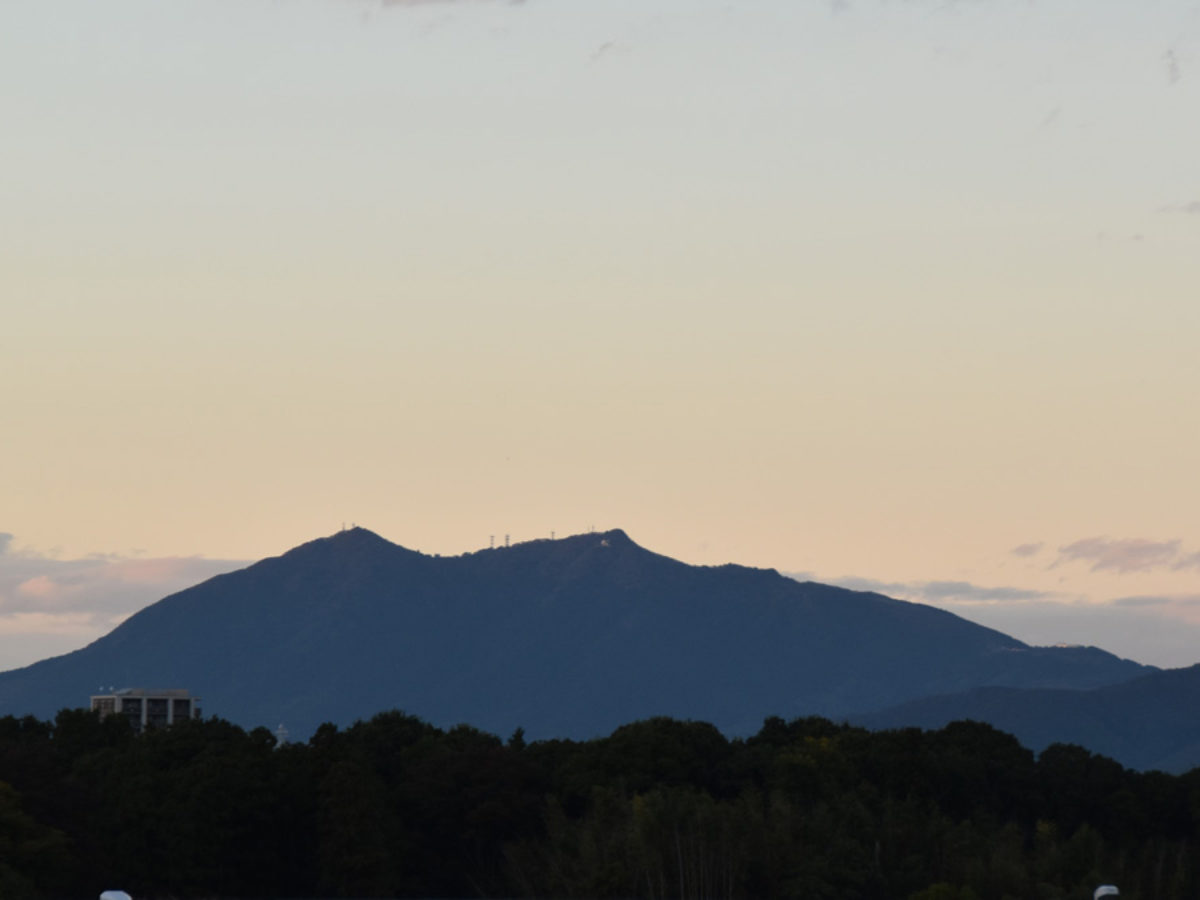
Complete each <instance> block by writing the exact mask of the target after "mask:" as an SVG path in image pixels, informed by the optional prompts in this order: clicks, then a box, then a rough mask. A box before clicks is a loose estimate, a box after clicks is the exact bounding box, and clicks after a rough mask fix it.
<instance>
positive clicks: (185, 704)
mask: <svg viewBox="0 0 1200 900" xmlns="http://www.w3.org/2000/svg"><path fill="white" fill-rule="evenodd" d="M92 709H94V710H96V711H98V712H99V713H100V716H101V718H104V717H106V716H125V718H127V719H128V720H129V724H131V725H132V726H133V730H134V731H145V730H146V729H147V728H164V727H166V726H167V725H173V724H175V723H176V722H182V721H184V720H185V719H199V718H200V698H199V697H193V696H192V695H191V694H189V693H188V692H187V691H185V690H182V689H172V690H164V691H152V690H147V689H146V688H122V689H121V690H119V691H113V692H112V693H111V694H95V695H93V696H92Z"/></svg>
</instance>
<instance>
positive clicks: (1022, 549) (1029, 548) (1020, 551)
mask: <svg viewBox="0 0 1200 900" xmlns="http://www.w3.org/2000/svg"><path fill="white" fill-rule="evenodd" d="M1044 546H1045V544H1043V543H1042V542H1041V541H1036V542H1034V543H1030V544H1021V545H1020V546H1018V547H1013V548H1012V549H1011V550H1009V551H1008V552H1009V553H1011V554H1012V555H1013V556H1021V557H1029V556H1037V555H1038V554H1039V553H1041V552H1042V547H1044Z"/></svg>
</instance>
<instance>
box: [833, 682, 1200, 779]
mask: <svg viewBox="0 0 1200 900" xmlns="http://www.w3.org/2000/svg"><path fill="white" fill-rule="evenodd" d="M1197 709H1200V665H1196V666H1191V667H1189V668H1186V669H1171V670H1169V671H1166V672H1155V673H1153V674H1150V675H1146V676H1144V677H1141V678H1137V679H1134V680H1132V681H1128V682H1123V683H1121V684H1114V685H1109V686H1107V687H1101V688H1096V689H1093V690H1086V691H1079V690H1031V689H1024V690H1022V689H1017V688H1000V687H983V688H976V689H974V690H971V691H966V692H963V693H957V694H951V695H946V696H935V697H927V698H923V699H920V700H914V701H911V702H909V703H904V704H901V705H899V706H896V707H893V708H891V709H886V710H883V711H881V712H876V713H871V714H867V715H859V716H853V717H852V719H853V721H854V722H855V723H856V724H860V725H866V726H867V727H869V728H876V729H880V728H902V727H909V726H915V727H919V728H926V729H936V728H941V727H943V726H944V725H946V724H948V723H950V722H953V721H958V720H962V719H973V720H975V721H979V722H988V723H989V724H991V725H994V726H995V727H996V728H999V729H1001V730H1002V731H1007V732H1009V733H1010V734H1012V735H1014V736H1016V737H1017V739H1018V740H1020V741H1021V743H1023V744H1024V745H1025V746H1027V747H1029V748H1031V749H1033V750H1037V751H1041V750H1043V749H1044V748H1045V747H1047V746H1048V745H1050V744H1052V743H1067V744H1079V745H1080V746H1083V747H1087V748H1088V749H1089V750H1091V751H1093V752H1095V753H1101V754H1103V755H1105V756H1109V757H1112V758H1113V759H1116V760H1118V761H1119V762H1121V763H1123V764H1124V765H1126V766H1129V767H1131V768H1135V769H1161V770H1163V771H1165V772H1175V773H1179V772H1185V771H1188V770H1189V769H1193V768H1196V767H1197V766H1200V717H1197V715H1196V710H1197Z"/></svg>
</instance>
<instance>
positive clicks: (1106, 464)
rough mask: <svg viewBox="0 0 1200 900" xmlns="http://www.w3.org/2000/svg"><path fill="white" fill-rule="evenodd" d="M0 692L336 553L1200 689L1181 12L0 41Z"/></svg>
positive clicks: (566, 11) (769, 6) (201, 9)
mask: <svg viewBox="0 0 1200 900" xmlns="http://www.w3.org/2000/svg"><path fill="white" fill-rule="evenodd" d="M0 110H2V111H3V121H4V127H3V129H2V130H0V161H2V163H3V164H2V165H0V386H2V388H0V448H2V450H0V669H6V668H12V667H17V666H21V665H25V664H28V663H30V662H33V661H35V660H37V659H41V658H44V657H46V656H49V655H54V654H58V653H64V652H68V651H70V650H73V649H76V648H78V647H80V646H83V645H84V644H86V643H88V642H90V641H92V640H94V639H96V638H97V637H99V636H101V635H103V634H104V633H106V632H107V631H108V630H110V629H111V628H112V627H114V626H115V625H116V624H118V623H119V622H120V621H122V620H123V619H124V618H126V617H127V616H128V615H130V614H132V613H133V612H135V611H136V610H137V609H139V608H141V607H143V606H145V605H146V604H148V603H151V602H153V601H155V600H157V599H158V598H160V597H162V596H164V595H166V594H169V593H171V592H173V591H176V590H179V589H181V588H183V587H186V586H187V585H189V584H193V583H195V582H197V581H199V580H202V579H203V578H206V577H209V576H210V575H212V574H215V573H217V572H220V571H228V570H230V569H233V568H237V567H239V566H241V565H245V564H246V563H247V562H249V561H252V560H255V559H258V558H262V557H265V556H273V555H278V554H279V553H282V552H284V551H286V550H287V549H289V548H290V547H292V546H295V545H296V544H299V543H302V542H304V541H307V540H311V539H313V538H316V537H319V536H322V535H326V534H330V533H332V532H334V531H337V530H338V529H339V528H341V527H342V525H343V524H350V523H356V524H358V525H361V526H364V527H368V528H371V529H372V530H374V531H376V532H378V533H379V534H381V535H383V536H384V537H386V538H388V539H389V540H392V541H395V542H396V543H399V544H402V545H404V546H407V547H411V548H413V549H417V550H421V551H424V552H429V553H442V554H455V553H461V552H465V551H470V550H475V549H478V548H480V547H484V546H487V545H488V543H489V542H490V541H491V540H492V539H493V536H494V538H495V540H496V541H497V542H501V541H503V539H504V536H505V535H507V536H509V538H510V539H511V540H512V541H514V542H515V541H520V540H528V539H532V538H542V537H549V536H550V535H551V533H554V534H557V535H558V536H563V535H567V534H571V533H577V532H581V531H587V530H589V529H591V528H597V529H607V528H616V527H620V528H623V529H625V530H626V531H627V532H628V533H629V535H630V536H631V537H632V538H633V539H634V540H636V541H637V542H639V543H640V544H642V545H643V546H646V547H648V548H649V549H652V550H655V551H656V552H659V553H663V554H666V555H669V556H673V557H676V558H678V559H682V560H684V561H686V562H689V563H696V564H722V563H726V562H737V563H741V564H745V565H753V566H763V567H773V568H776V569H779V570H780V571H783V572H787V573H790V574H796V575H798V576H799V577H802V578H813V579H816V580H821V581H826V582H831V583H836V584H843V585H847V586H851V587H856V588H860V589H867V590H880V591H883V592H884V593H888V594H890V595H892V596H897V597H902V598H904V599H910V600H914V601H919V602H927V603H932V604H934V605H938V606H941V607H943V608H946V609H950V610H952V611H954V612H957V613H959V614H962V615H965V616H967V617H968V618H972V619H974V620H975V621H980V622H983V623H984V624H988V625H991V626H993V627H998V628H1001V629H1002V630H1004V631H1006V632H1008V633H1010V634H1013V635H1014V636H1016V637H1018V638H1021V639H1023V640H1027V641H1030V642H1032V643H1039V644H1049V643H1072V644H1075V643H1081V644H1096V645H1099V646H1102V647H1105V648H1106V649H1109V650H1112V651H1113V652H1116V653H1119V654H1120V655H1122V656H1127V657H1130V658H1133V659H1137V660H1139V661H1142V662H1147V663H1153V664H1156V665H1162V666H1182V665H1190V664H1193V663H1195V662H1200V520H1198V519H1197V517H1196V515H1195V510H1196V509H1197V508H1200V502H1198V501H1200V479H1198V478H1197V477H1196V475H1197V473H1196V460H1197V458H1198V457H1200V453H1198V451H1200V417H1198V416H1197V415H1196V414H1195V400H1196V397H1197V389H1198V388H1200V354H1198V353H1197V352H1196V349H1195V348H1196V345H1197V336H1198V335H1200V304H1198V303H1197V302H1196V298H1197V296H1200V295H1198V293H1197V285H1198V284H1200V166H1198V165H1197V163H1196V160H1197V159H1200V115H1197V111H1200V2H1193V0H1143V2H1137V3H1133V2H1129V0H1024V2H1009V0H1003V2H1002V0H957V2H956V0H521V2H510V0H386V2H385V0H172V2H171V3H162V2H161V0H106V2H105V3H103V4H98V3H94V2H91V0H56V2H54V3H44V2H21V3H9V4H5V6H4V8H3V10H0Z"/></svg>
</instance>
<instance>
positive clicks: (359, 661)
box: [0, 528, 1153, 738]
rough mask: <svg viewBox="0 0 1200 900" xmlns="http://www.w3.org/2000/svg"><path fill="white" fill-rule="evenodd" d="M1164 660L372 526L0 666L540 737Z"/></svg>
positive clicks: (291, 718)
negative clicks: (397, 714) (412, 543)
mask: <svg viewBox="0 0 1200 900" xmlns="http://www.w3.org/2000/svg"><path fill="white" fill-rule="evenodd" d="M1148 671H1153V670H1152V669H1149V668H1148V667H1145V666H1140V665H1138V664H1136V663H1133V662H1129V661H1126V660H1121V659H1118V658H1116V657H1115V656H1113V655H1111V654H1109V653H1105V652H1104V651H1101V650H1097V649H1095V648H1073V649H1063V648H1040V647H1029V646H1027V645H1025V644H1023V643H1021V642H1020V641H1017V640H1014V639H1013V638H1010V637H1007V636H1005V635H1003V634H1001V633H1000V632H998V631H993V630H992V629H989V628H984V627H982V626H979V625H975V624H972V623H970V622H967V621H966V620H964V619H961V618H958V617H957V616H954V615H952V614H950V613H947V612H944V611H941V610H937V609H933V608H931V607H927V606H922V605H918V604H913V603H907V602H904V601H900V600H893V599H890V598H888V597H884V596H881V595H879V594H871V593H860V592H855V591H849V590H845V589H842V588H835V587H829V586H826V585H820V584H815V583H812V582H808V583H800V582H797V581H793V580H792V579H789V578H786V577H784V576H782V575H780V574H779V573H778V572H775V571H774V570H764V569H751V568H745V567H743V566H736V565H725V566H717V567H702V566H690V565H685V564H684V563H681V562H678V561H675V560H672V559H669V558H667V557H664V556H659V555H657V554H655V553H651V552H650V551H648V550H645V549H643V548H642V547H639V546H638V545H637V544H635V543H634V542H633V541H632V540H630V539H629V537H628V536H627V535H626V534H625V533H624V532H622V531H619V530H617V531H609V532H606V533H602V534H582V535H576V536H573V537H568V538H563V539H560V540H540V541H531V542H528V543H523V544H517V545H515V546H512V547H504V548H496V549H489V550H481V551H478V552H475V553H467V554H464V555H462V556H458V557H439V556H429V555H425V554H421V553H417V552H415V551H412V550H407V549H405V548H403V547H400V546H397V545H395V544H392V543H390V542H388V541H386V540H384V539H383V538H381V537H379V536H378V535H376V534H373V533H372V532H370V531H367V530H365V529H362V528H355V529H351V530H349V531H342V532H339V533H337V534H334V535H332V536H330V537H327V538H322V539H319V540H315V541H312V542H310V543H307V544H304V545H302V546H300V547H297V548H295V549H293V550H291V551H289V552H288V553H285V554H284V555H282V556H280V557H275V558H271V559H265V560H262V561H261V562H258V563H255V564H254V565H252V566H249V567H248V568H246V569H243V570H241V571H238V572H232V573H229V574H226V575H219V576H217V577H216V578H213V579H210V580H209V581H206V582H204V583H203V584H200V585H197V586H195V587H193V588H189V589H188V590H185V591H181V592H180V593H178V594H174V595H172V596H170V597H167V598H165V599H163V600H161V601H159V602H158V603H155V604H153V605H152V606H149V607H147V608H146V609H144V610H142V611H141V612H139V613H137V614H136V615H134V616H132V617H131V618H129V619H128V620H127V621H125V622H124V623H123V624H122V625H120V626H119V627H118V628H116V629H115V630H114V631H112V632H111V633H110V634H108V635H106V636H105V637H103V638H101V639H99V640H97V641H95V642H94V643H92V644H90V645H89V646H87V647H85V648H83V649H81V650H77V651H75V652H74V653H69V654H67V655H65V656H60V657H56V658H54V659H48V660H44V661H42V662H39V663H36V664H34V665H32V666H28V667H26V668H23V669H17V670H14V671H10V672H5V673H0V714H7V713H14V714H18V715H20V714H26V713H32V714H34V715H38V716H43V717H46V716H50V715H53V714H54V713H55V712H56V711H57V710H58V709H59V708H62V707H66V706H83V705H86V704H87V702H88V696H89V694H91V693H94V692H96V689H97V686H98V685H114V686H117V687H122V686H128V687H150V688H160V687H182V688H188V689H190V690H191V691H192V692H193V693H197V694H199V695H200V696H201V697H202V699H203V701H204V709H205V712H206V713H209V714H214V715H219V716H221V717H222V718H226V719H229V720H231V721H234V722H237V723H239V724H242V725H245V726H254V725H260V724H261V725H267V726H269V727H274V726H275V725H277V724H278V723H279V722H283V723H285V724H286V725H287V726H288V728H289V730H290V732H291V733H292V735H293V736H295V737H305V736H307V735H308V734H310V733H311V732H312V731H313V730H314V729H315V728H316V726H317V725H319V724H320V723H321V722H324V721H331V722H334V723H338V724H342V725H345V724H349V723H351V722H352V721H354V720H355V719H356V718H360V717H363V718H365V717H369V716H371V715H373V714H374V713H376V712H378V711H380V710H383V709H390V708H401V709H403V710H405V711H406V712H409V713H412V714H414V715H418V716H421V717H422V718H424V719H427V720H428V721H430V722H432V723H434V724H437V725H451V724H455V723H458V722H467V723H470V724H472V725H475V726H477V727H479V728H483V729H485V730H488V731H491V732H494V733H498V734H502V735H505V734H508V733H509V732H511V731H512V730H513V729H515V728H516V727H518V726H521V727H524V728H525V730H526V733H527V734H528V735H529V736H530V737H537V738H540V737H552V736H558V737H577V738H583V737H590V736H594V735H598V734H604V733H607V732H609V731H610V730H612V729H613V728H615V727H616V726H618V725H620V724H623V723H627V722H630V721H633V720H635V719H640V718H645V717H649V716H654V715H670V716H674V717H677V718H694V719H703V720H706V721H709V722H712V723H713V724H715V725H717V726H718V727H719V728H720V729H722V730H723V731H725V732H726V733H727V734H733V735H739V734H749V733H752V732H754V731H756V730H757V729H758V728H759V727H760V726H761V724H762V720H763V719H764V718H765V717H766V716H769V715H780V716H784V717H794V716H799V715H809V714H819V715H826V716H830V717H837V718H840V717H843V716H846V715H850V714H854V713H862V712H866V711H869V710H873V709H879V708H882V707H885V706H889V705H894V704H899V703H902V702H905V701H909V700H913V699H915V698H918V697H924V696H928V695H930V694H933V693H946V692H948V691H958V690H967V689H970V688H973V687H977V686H980V685H1005V686H1015V687H1071V688H1084V687H1096V686H1100V685H1105V684H1113V683H1117V682H1122V681H1127V680H1129V679H1131V678H1133V677H1135V676H1138V675H1141V674H1144V673H1145V672H1148Z"/></svg>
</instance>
